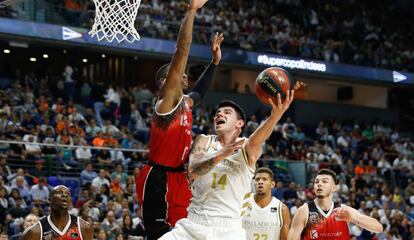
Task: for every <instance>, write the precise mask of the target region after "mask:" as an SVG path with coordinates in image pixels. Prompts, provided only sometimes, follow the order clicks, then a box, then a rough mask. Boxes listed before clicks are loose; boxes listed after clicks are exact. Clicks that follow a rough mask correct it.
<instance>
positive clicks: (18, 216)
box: [5, 197, 29, 235]
mask: <svg viewBox="0 0 414 240" xmlns="http://www.w3.org/2000/svg"><path fill="white" fill-rule="evenodd" d="M15 201H16V203H15V204H16V205H15V206H13V207H11V208H9V209H8V210H7V213H6V221H5V223H6V224H8V227H9V229H10V230H11V235H13V234H17V233H18V232H19V230H20V222H23V221H24V218H25V217H26V216H27V214H29V211H28V209H27V208H26V207H23V206H22V201H23V199H22V198H21V197H17V198H16V199H15ZM9 233H10V232H9Z"/></svg>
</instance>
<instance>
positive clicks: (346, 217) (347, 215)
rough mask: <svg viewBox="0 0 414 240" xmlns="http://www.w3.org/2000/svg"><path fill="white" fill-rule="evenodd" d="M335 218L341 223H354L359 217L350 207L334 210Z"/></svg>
mask: <svg viewBox="0 0 414 240" xmlns="http://www.w3.org/2000/svg"><path fill="white" fill-rule="evenodd" d="M333 214H334V216H335V217H336V218H337V220H339V221H347V222H354V221H355V218H356V217H357V215H358V214H357V211H356V210H355V209H352V208H348V207H338V208H335V209H334V210H333Z"/></svg>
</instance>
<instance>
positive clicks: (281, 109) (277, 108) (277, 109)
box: [269, 90, 295, 118]
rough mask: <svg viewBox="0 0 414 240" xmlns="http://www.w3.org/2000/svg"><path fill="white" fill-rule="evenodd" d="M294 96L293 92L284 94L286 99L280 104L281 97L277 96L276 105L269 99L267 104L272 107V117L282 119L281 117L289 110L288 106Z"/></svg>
mask: <svg viewBox="0 0 414 240" xmlns="http://www.w3.org/2000/svg"><path fill="white" fill-rule="evenodd" d="M294 96H295V90H291V91H288V92H287V93H286V99H285V101H284V102H283V103H282V97H281V96H280V93H278V94H277V103H275V102H274V101H273V100H272V99H271V98H269V103H270V105H271V106H272V113H271V115H272V116H277V117H279V118H280V117H282V115H283V114H284V113H285V112H286V110H288V109H289V106H290V104H291V103H292V102H293V99H294Z"/></svg>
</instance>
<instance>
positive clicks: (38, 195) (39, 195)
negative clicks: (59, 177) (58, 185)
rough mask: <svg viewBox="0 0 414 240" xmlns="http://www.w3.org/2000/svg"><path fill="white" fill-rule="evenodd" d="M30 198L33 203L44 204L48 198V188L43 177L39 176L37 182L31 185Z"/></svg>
mask: <svg viewBox="0 0 414 240" xmlns="http://www.w3.org/2000/svg"><path fill="white" fill-rule="evenodd" d="M29 196H30V199H32V201H33V203H34V204H35V205H40V206H42V205H46V204H47V202H48V200H49V189H48V188H47V182H46V179H45V178H44V177H41V178H39V183H38V184H35V185H33V186H32V187H31V188H30V191H29Z"/></svg>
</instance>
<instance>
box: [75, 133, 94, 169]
mask: <svg viewBox="0 0 414 240" xmlns="http://www.w3.org/2000/svg"><path fill="white" fill-rule="evenodd" d="M79 144H80V145H82V146H85V147H78V148H76V150H75V158H76V159H77V161H78V162H79V163H86V162H88V161H91V160H92V152H91V149H90V148H87V147H86V146H87V145H88V144H87V142H86V141H85V140H84V139H81V140H80V142H79ZM82 165H83V164H82Z"/></svg>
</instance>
